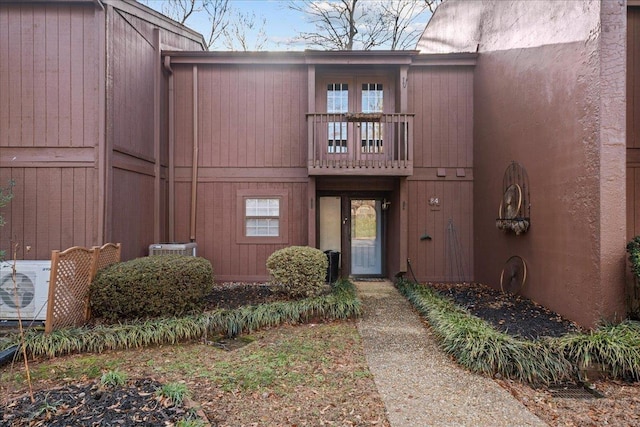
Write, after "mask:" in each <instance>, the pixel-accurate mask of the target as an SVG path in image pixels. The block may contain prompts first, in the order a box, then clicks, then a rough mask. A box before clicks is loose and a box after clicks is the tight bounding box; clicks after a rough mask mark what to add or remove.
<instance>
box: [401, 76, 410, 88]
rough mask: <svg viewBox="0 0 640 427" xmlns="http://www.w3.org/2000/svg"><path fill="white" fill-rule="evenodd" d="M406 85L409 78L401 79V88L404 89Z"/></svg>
mask: <svg viewBox="0 0 640 427" xmlns="http://www.w3.org/2000/svg"><path fill="white" fill-rule="evenodd" d="M408 84H409V77H403V78H402V87H403V88H406V87H407V85H408Z"/></svg>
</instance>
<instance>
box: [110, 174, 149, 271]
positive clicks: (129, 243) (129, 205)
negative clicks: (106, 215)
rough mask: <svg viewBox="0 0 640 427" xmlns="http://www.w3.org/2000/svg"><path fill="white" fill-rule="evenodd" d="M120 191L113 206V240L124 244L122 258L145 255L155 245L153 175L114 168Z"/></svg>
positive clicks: (118, 190) (114, 197) (114, 175)
mask: <svg viewBox="0 0 640 427" xmlns="http://www.w3.org/2000/svg"><path fill="white" fill-rule="evenodd" d="M113 179H114V182H116V183H117V191H114V194H113V205H114V206H116V207H117V211H118V212H117V214H115V215H114V216H113V223H112V227H113V231H112V233H113V234H112V238H113V240H114V241H117V242H121V243H122V259H131V258H136V257H141V256H145V255H147V253H148V249H149V245H150V244H152V243H154V242H153V215H154V211H153V185H154V179H153V176H151V175H144V174H139V173H136V172H132V171H128V170H123V169H118V168H114V169H113Z"/></svg>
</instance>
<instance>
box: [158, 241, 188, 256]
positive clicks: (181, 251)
mask: <svg viewBox="0 0 640 427" xmlns="http://www.w3.org/2000/svg"><path fill="white" fill-rule="evenodd" d="M197 247H198V245H197V244H196V243H195V242H192V243H155V244H153V245H149V256H152V255H189V256H196V249H197Z"/></svg>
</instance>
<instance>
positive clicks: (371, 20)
mask: <svg viewBox="0 0 640 427" xmlns="http://www.w3.org/2000/svg"><path fill="white" fill-rule="evenodd" d="M441 1H442V0H367V1H364V0H362V1H360V0H290V1H289V3H288V4H287V7H288V8H289V9H290V10H294V11H297V12H300V13H302V14H304V15H305V16H306V17H307V20H308V22H309V23H311V24H313V25H314V27H315V30H314V31H313V32H299V33H298V38H299V40H301V41H304V42H306V43H308V44H309V45H311V46H317V47H321V48H324V49H337V50H353V49H356V48H357V49H363V50H369V49H374V48H376V47H382V46H385V47H388V48H390V49H392V50H395V49H407V48H411V47H413V46H414V45H415V43H416V42H417V40H418V37H420V34H421V32H422V29H423V28H422V27H421V28H418V27H417V26H416V25H415V24H416V19H417V18H418V17H419V16H424V15H421V14H423V12H425V11H426V10H427V9H429V8H431V7H435V6H436V5H437V4H438V3H440V2H441Z"/></svg>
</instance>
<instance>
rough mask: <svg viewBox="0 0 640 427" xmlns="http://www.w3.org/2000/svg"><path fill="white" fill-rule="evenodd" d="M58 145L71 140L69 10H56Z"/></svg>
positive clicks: (67, 144)
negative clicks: (58, 56) (57, 11)
mask: <svg viewBox="0 0 640 427" xmlns="http://www.w3.org/2000/svg"><path fill="white" fill-rule="evenodd" d="M58 10H59V13H58V46H59V52H58V54H59V55H60V58H59V60H58V76H57V77H58V99H57V102H58V113H59V115H58V144H57V145H60V146H64V147H67V146H69V145H70V144H69V141H70V140H71V109H72V106H71V86H72V83H71V81H70V80H69V76H70V75H71V67H72V64H71V10H70V6H67V7H63V6H59V8H58Z"/></svg>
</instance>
